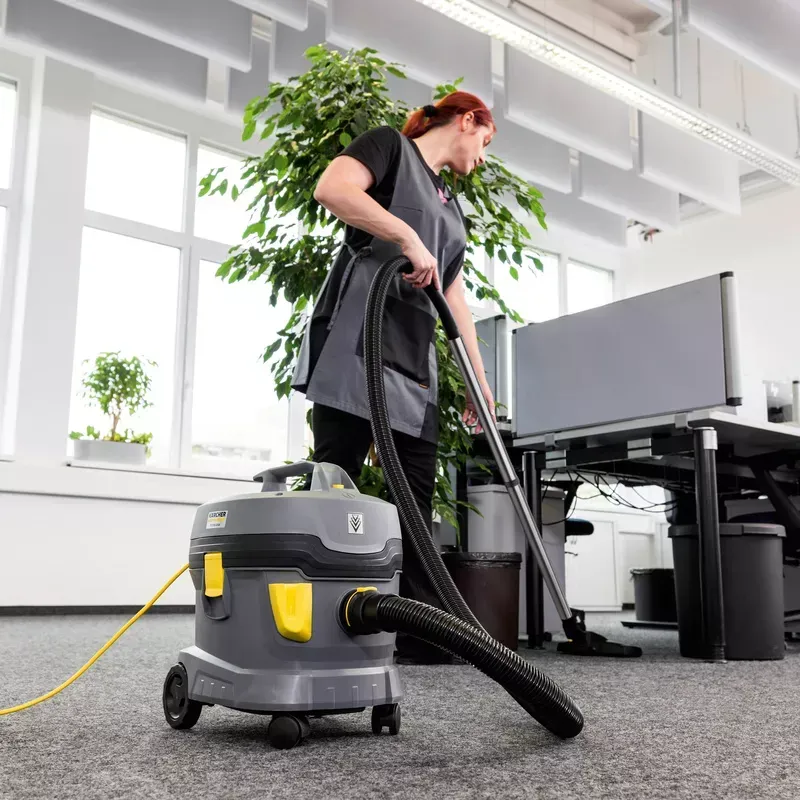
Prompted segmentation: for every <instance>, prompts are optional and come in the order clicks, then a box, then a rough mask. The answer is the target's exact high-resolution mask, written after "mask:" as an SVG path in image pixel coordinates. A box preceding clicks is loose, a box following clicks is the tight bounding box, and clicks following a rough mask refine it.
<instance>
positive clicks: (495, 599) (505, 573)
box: [442, 553, 522, 650]
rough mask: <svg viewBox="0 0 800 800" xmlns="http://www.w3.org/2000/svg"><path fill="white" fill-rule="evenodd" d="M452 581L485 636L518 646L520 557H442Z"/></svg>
mask: <svg viewBox="0 0 800 800" xmlns="http://www.w3.org/2000/svg"><path fill="white" fill-rule="evenodd" d="M442 558H443V559H444V563H445V565H446V567H447V569H448V571H449V572H450V574H451V575H452V576H453V581H454V582H455V584H456V587H457V588H458V591H459V592H461V595H462V597H463V598H464V600H466V603H467V605H468V606H469V607H470V609H472V613H473V614H474V615H475V616H476V617H477V618H478V622H480V623H481V625H483V627H484V628H485V629H486V632H487V633H488V634H489V635H490V636H493V637H494V638H495V639H497V641H498V642H501V643H502V644H504V645H505V646H506V647H508V648H509V649H511V650H516V649H517V647H518V646H519V572H520V565H521V564H522V555H521V554H520V553H442Z"/></svg>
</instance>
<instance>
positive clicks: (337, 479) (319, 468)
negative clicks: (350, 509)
mask: <svg viewBox="0 0 800 800" xmlns="http://www.w3.org/2000/svg"><path fill="white" fill-rule="evenodd" d="M309 473H313V476H312V478H311V491H323V492H326V491H330V490H331V489H333V488H337V489H355V491H358V489H357V488H356V485H355V484H354V483H353V481H352V479H351V478H350V476H349V475H348V474H347V473H346V472H345V471H344V470H343V469H342V468H341V467H339V466H337V465H336V464H330V463H327V462H320V463H317V462H314V461H307V460H305V459H301V460H300V461H295V462H294V464H284V465H283V466H281V467H272V469H265V470H264V471H263V472H259V473H258V474H257V475H254V476H253V480H254V481H256V482H259V483H263V486H262V487H261V491H262V492H282V491H284V490H285V489H286V479H287V478H294V477H298V476H300V475H308V474H309Z"/></svg>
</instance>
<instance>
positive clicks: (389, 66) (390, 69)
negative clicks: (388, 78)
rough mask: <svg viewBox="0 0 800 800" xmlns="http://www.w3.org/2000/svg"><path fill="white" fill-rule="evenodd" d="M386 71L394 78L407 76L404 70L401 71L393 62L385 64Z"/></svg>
mask: <svg viewBox="0 0 800 800" xmlns="http://www.w3.org/2000/svg"><path fill="white" fill-rule="evenodd" d="M386 71H387V72H388V73H389V74H390V75H394V76H395V78H406V77H407V76H406V74H405V72H403V71H402V70H401V69H398V68H397V67H395V66H394V65H393V64H387V66H386Z"/></svg>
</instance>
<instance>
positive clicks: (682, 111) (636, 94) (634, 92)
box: [417, 0, 800, 186]
mask: <svg viewBox="0 0 800 800" xmlns="http://www.w3.org/2000/svg"><path fill="white" fill-rule="evenodd" d="M417 2H419V3H422V5H424V6H428V8H432V9H435V10H436V11H439V12H440V13H442V14H444V15H446V16H448V17H450V18H451V19H454V20H456V21H457V22H460V23H462V24H463V25H467V26H468V27H470V28H473V29H474V30H477V31H480V32H481V33H485V34H487V35H488V36H491V37H493V38H494V39H498V40H499V41H501V42H504V43H505V44H507V45H509V46H510V47H513V48H515V49H516V50H519V51H521V52H523V53H525V54H526V55H529V56H531V57H532V58H536V59H538V60H539V61H544V62H545V63H546V64H549V65H550V66H552V67H555V68H556V69H558V70H560V71H561V72H564V73H565V74H567V75H570V76H572V77H573V78H576V79H578V80H580V81H583V82H584V83H587V84H589V85H590V86H592V87H594V88H595V89H599V90H600V91H601V92H605V93H606V94H610V95H612V96H613V97H616V98H618V99H620V100H622V101H624V102H625V103H627V104H628V105H630V106H632V107H633V108H637V109H639V110H640V111H644V112H645V113H646V114H650V115H651V116H653V117H656V118H657V119H660V120H663V121H664V122H666V123H668V124H669V125H673V126H674V127H676V128H680V129H681V130H684V131H688V132H690V133H693V134H695V135H696V136H699V137H700V138H702V139H705V140H706V141H707V142H711V143H712V144H715V145H716V146H717V147H720V148H722V149H723V150H726V151H728V152H729V153H732V154H733V155H736V156H738V157H739V158H742V159H744V160H745V161H747V162H749V163H750V164H753V165H754V166H756V167H760V168H761V169H763V170H764V171H765V172H768V173H769V174H770V175H774V176H775V177H776V178H779V179H780V180H782V181H785V182H786V183H789V184H792V185H795V186H800V162H795V161H792V160H791V159H789V158H786V157H785V156H782V155H780V154H779V153H775V152H773V151H771V150H770V149H769V148H767V147H763V146H762V145H758V144H756V143H754V142H752V141H751V140H750V139H747V138H745V137H744V136H742V135H740V134H738V133H736V132H735V131H733V130H731V129H729V128H726V127H725V126H724V125H720V124H719V123H717V122H713V121H712V120H710V119H709V118H707V117H705V116H704V115H703V114H701V113H699V112H697V111H694V110H693V109H690V108H688V107H686V106H684V105H683V104H681V103H680V102H678V101H676V100H673V99H672V98H670V97H668V96H666V95H662V94H659V93H656V92H653V91H652V90H651V89H650V88H649V87H647V86H646V85H645V84H643V83H640V82H639V81H637V80H635V79H634V78H632V77H631V76H630V75H627V74H625V73H624V72H622V71H618V70H616V69H615V68H614V67H612V66H610V65H604V64H602V65H601V64H599V63H596V62H594V61H592V60H591V59H590V58H589V57H588V56H583V55H578V54H577V53H574V52H572V51H571V50H570V49H568V48H567V47H564V46H563V45H560V44H558V43H556V42H554V41H551V40H550V39H546V38H544V37H543V36H540V35H539V34H537V33H534V32H533V31H532V30H529V29H528V28H527V27H525V23H524V20H522V19H520V18H519V17H517V16H516V15H515V14H512V13H511V12H509V11H507V10H506V9H504V8H501V7H499V6H497V5H495V4H494V3H493V2H491V0H417Z"/></svg>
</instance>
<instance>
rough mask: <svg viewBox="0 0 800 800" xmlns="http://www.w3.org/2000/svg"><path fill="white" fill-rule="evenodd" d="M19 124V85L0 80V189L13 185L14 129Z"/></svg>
mask: <svg viewBox="0 0 800 800" xmlns="http://www.w3.org/2000/svg"><path fill="white" fill-rule="evenodd" d="M16 124H17V87H16V86H15V85H14V84H13V83H7V82H6V81H0V189H8V188H9V187H10V186H11V169H12V162H13V158H14V129H15V128H16Z"/></svg>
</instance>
